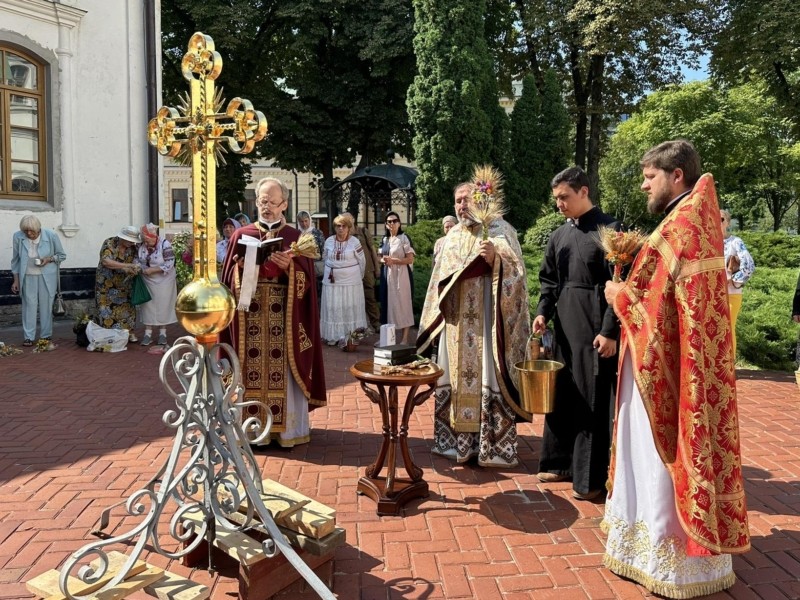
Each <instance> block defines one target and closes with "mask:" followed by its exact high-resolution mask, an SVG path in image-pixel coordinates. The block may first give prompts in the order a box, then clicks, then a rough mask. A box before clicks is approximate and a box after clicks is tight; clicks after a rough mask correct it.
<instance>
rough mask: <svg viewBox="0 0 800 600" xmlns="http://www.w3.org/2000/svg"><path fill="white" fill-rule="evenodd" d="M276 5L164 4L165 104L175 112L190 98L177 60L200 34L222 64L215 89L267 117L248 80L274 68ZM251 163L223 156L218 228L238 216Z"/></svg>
mask: <svg viewBox="0 0 800 600" xmlns="http://www.w3.org/2000/svg"><path fill="white" fill-rule="evenodd" d="M277 5H278V3H277V2H269V1H255V0H232V1H231V2H227V3H225V4H220V3H218V2H208V1H206V2H198V1H190V0H163V1H162V2H161V44H162V49H163V54H162V85H163V90H164V102H165V103H166V104H168V105H170V106H179V105H180V104H181V101H180V98H181V97H182V96H183V95H185V94H186V93H188V89H189V84H188V82H187V81H186V80H185V79H184V78H183V75H182V73H181V60H182V58H183V55H184V54H186V51H187V44H188V42H189V38H190V37H191V35H192V34H193V33H195V32H196V31H202V32H203V33H205V34H206V35H210V36H211V37H212V38H213V39H214V44H215V47H216V49H217V52H219V53H220V54H221V55H222V58H223V68H222V74H221V75H220V78H219V79H218V80H217V86H218V87H222V88H223V89H226V90H230V91H231V92H233V93H232V94H228V95H227V99H228V100H230V99H231V98H232V97H233V96H240V97H244V98H247V99H249V100H250V101H252V102H253V105H254V106H255V107H256V108H257V109H259V110H261V111H262V112H264V113H265V114H266V115H267V118H268V119H269V117H270V110H269V108H268V107H269V105H270V102H269V100H270V96H269V94H268V93H267V92H268V91H269V90H267V89H266V88H265V86H263V85H256V82H255V81H254V80H253V79H252V78H251V75H252V74H253V73H255V72H259V71H260V72H261V75H262V77H263V80H265V81H270V80H271V79H272V78H273V77H274V71H272V70H270V65H273V64H277V62H278V60H277V56H276V54H275V50H274V45H273V44H272V43H271V41H272V40H273V39H274V38H275V37H277V35H278V31H279V25H278V24H277V23H276V21H275V20H274V17H275V9H276V7H277ZM251 162H252V160H251V159H248V158H245V157H242V156H239V155H236V154H226V155H225V156H224V163H222V162H221V163H220V164H219V167H218V170H217V216H218V220H219V222H220V223H221V222H222V221H223V220H224V219H225V218H226V217H227V216H229V215H232V214H235V213H236V212H238V211H239V210H240V201H241V200H242V198H243V197H244V188H245V187H246V186H247V183H248V182H249V181H250V165H251Z"/></svg>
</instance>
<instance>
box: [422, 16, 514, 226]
mask: <svg viewBox="0 0 800 600" xmlns="http://www.w3.org/2000/svg"><path fill="white" fill-rule="evenodd" d="M485 10H486V1H485V0H414V14H415V23H414V33H415V36H414V53H415V54H416V57H417V75H416V77H415V79H414V83H413V84H412V85H411V87H410V88H409V90H408V100H407V104H408V113H409V121H410V123H411V125H412V128H413V130H414V139H413V145H414V155H415V159H416V163H417V166H418V168H419V177H418V178H417V182H416V185H417V194H418V196H419V198H420V203H419V216H420V217H423V218H425V217H428V218H430V217H438V216H441V215H443V214H447V213H449V212H452V207H453V194H452V189H453V186H454V185H455V184H456V183H458V182H459V181H463V180H465V179H467V178H469V177H470V175H471V173H472V168H473V165H475V164H479V163H486V162H491V161H492V160H495V159H500V160H502V154H503V151H502V147H499V148H498V151H497V152H495V148H496V144H495V139H498V140H499V141H500V142H501V143H502V139H503V135H504V134H503V133H501V130H502V129H503V127H504V125H503V120H502V118H499V117H498V114H497V112H495V111H492V110H491V109H488V108H487V107H488V106H489V105H491V106H493V107H497V85H496V82H495V77H494V70H493V68H492V62H491V58H490V55H489V50H488V47H487V44H486V40H485V37H484V27H483V18H484V13H485ZM487 110H489V112H487ZM503 118H505V117H504V116H503ZM493 124H494V125H493ZM506 127H507V126H506ZM496 166H498V167H501V168H502V165H500V164H498V165H496Z"/></svg>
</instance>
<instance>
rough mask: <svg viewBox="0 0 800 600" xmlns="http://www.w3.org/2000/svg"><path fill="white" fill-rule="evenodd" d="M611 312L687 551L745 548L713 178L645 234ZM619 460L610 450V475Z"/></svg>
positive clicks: (745, 527) (611, 478) (733, 389)
mask: <svg viewBox="0 0 800 600" xmlns="http://www.w3.org/2000/svg"><path fill="white" fill-rule="evenodd" d="M614 310H615V312H616V314H617V315H618V317H619V319H620V321H621V324H622V338H621V347H620V352H619V355H620V357H624V356H625V354H626V350H629V351H630V356H631V358H632V359H633V373H634V377H635V380H636V385H637V387H638V389H639V392H640V394H641V396H642V400H643V402H644V405H645V408H646V410H647V414H648V417H649V420H650V427H651V431H652V434H653V437H654V441H655V445H656V449H657V450H658V453H659V455H660V457H661V460H662V461H663V462H664V465H665V466H666V467H667V469H668V471H669V473H670V477H671V478H672V482H673V485H674V489H675V506H676V509H677V513H678V517H679V519H680V522H681V526H682V528H683V530H684V531H685V532H686V535H687V536H688V539H689V547H688V548H687V549H686V552H687V554H688V555H690V556H707V555H711V554H718V553H740V552H745V551H747V550H748V549H749V548H750V535H749V531H748V525H747V507H746V503H745V493H744V485H743V478H742V465H741V454H740V451H739V423H738V411H737V405H736V379H735V374H734V357H733V352H732V338H731V326H730V315H729V312H728V297H727V280H726V276H725V265H724V261H723V245H722V229H721V228H720V223H719V205H718V203H717V195H716V191H715V189H714V180H713V177H712V176H711V175H710V174H707V175H703V176H702V177H701V178H700V180H699V181H698V182H697V184H696V185H695V187H694V189H693V190H692V192H691V193H690V194H689V195H688V196H687V197H685V198H683V199H682V200H680V201H679V202H678V204H677V206H676V207H675V208H674V210H672V211H671V212H670V213H669V214H668V215H667V216H666V217H664V220H663V221H662V222H661V223H660V224H659V226H658V227H657V228H656V230H655V231H654V232H653V234H652V235H651V236H650V237H649V239H648V241H647V243H646V244H645V245H644V246H643V247H642V249H641V251H640V252H639V254H638V255H637V257H636V259H635V261H634V263H633V265H632V267H631V271H630V274H629V276H628V279H627V282H626V284H625V285H624V286H623V287H622V288H621V290H620V293H619V294H618V295H617V297H616V300H615V302H614ZM615 438H616V433H615ZM615 460H616V452H615V449H614V448H613V447H612V456H611V467H610V475H609V481H614V469H615ZM612 492H613V490H612Z"/></svg>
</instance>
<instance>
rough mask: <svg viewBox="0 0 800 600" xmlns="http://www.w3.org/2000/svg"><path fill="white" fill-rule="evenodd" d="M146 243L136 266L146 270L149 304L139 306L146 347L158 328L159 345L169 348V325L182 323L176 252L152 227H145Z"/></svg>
mask: <svg viewBox="0 0 800 600" xmlns="http://www.w3.org/2000/svg"><path fill="white" fill-rule="evenodd" d="M141 232H142V240H143V242H144V243H142V244H141V245H140V246H139V254H138V256H137V257H136V264H137V265H139V266H140V267H141V269H142V275H143V276H144V281H145V283H146V284H147V291H149V292H150V296H151V299H150V301H149V302H145V303H144V304H142V305H140V306H139V311H140V312H139V317H140V319H141V321H142V323H144V336H143V337H142V346H149V345H150V344H152V343H153V327H155V326H158V328H159V330H158V344H159V345H160V346H166V345H167V327H166V326H167V325H169V324H170V323H175V322H176V321H177V320H178V317H177V315H176V314H175V300H176V298H177V295H178V290H177V287H176V283H175V281H176V274H175V252H174V251H173V249H172V244H170V243H169V241H168V240H166V239H164V238H163V237H160V236H159V235H158V227H156V226H155V225H153V224H152V223H148V224H147V225H144V226H142V229H141Z"/></svg>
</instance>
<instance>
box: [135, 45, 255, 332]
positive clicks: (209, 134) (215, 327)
mask: <svg viewBox="0 0 800 600" xmlns="http://www.w3.org/2000/svg"><path fill="white" fill-rule="evenodd" d="M181 71H182V72H183V77H184V78H185V79H186V80H187V81H189V84H190V95H189V97H188V99H187V98H184V99H183V106H181V108H180V110H178V109H175V108H172V107H170V106H162V107H161V108H160V109H159V111H158V114H157V115H156V117H155V118H154V119H151V120H150V123H149V124H148V126H147V130H148V131H147V133H148V139H149V141H150V144H151V145H153V146H155V147H156V148H157V149H158V152H159V153H160V154H162V155H164V156H171V157H176V156H178V155H179V154H186V155H187V156H188V155H191V159H192V194H193V207H192V215H193V218H194V223H193V238H194V240H193V248H194V278H193V279H192V282H191V283H190V284H189V285H187V286H186V287H184V288H183V290H181V293H180V294H179V296H178V301H177V303H176V310H177V312H178V317H179V319H180V320H181V324H183V326H184V327H185V328H186V329H187V331H189V332H190V333H193V334H194V335H204V336H205V335H216V334H217V333H218V332H219V331H221V330H222V329H224V328H225V327H226V326H227V324H228V323H229V322H230V320H231V319H232V318H233V310H234V309H235V304H234V302H233V297H232V295H231V293H230V291H229V290H228V289H227V288H225V286H223V285H222V284H220V283H219V280H218V279H217V255H216V221H217V199H216V190H217V180H216V174H217V152H220V151H222V150H225V148H223V147H221V146H220V144H224V145H225V146H227V150H230V151H231V152H234V153H236V154H247V153H249V152H250V151H251V150H252V149H253V147H254V145H255V143H256V142H258V141H260V140H262V139H264V136H266V134H267V119H266V118H265V117H264V114H263V113H262V112H261V111H258V110H255V109H254V108H253V105H252V104H251V103H250V101H249V100H245V99H243V98H234V99H233V100H231V101H230V102H229V103H228V106H227V108H226V109H225V112H220V109H221V108H222V104H223V103H224V100H222V98H221V91H217V90H216V89H215V84H214V81H215V80H216V79H217V77H218V76H219V74H220V73H221V72H222V57H221V56H220V55H219V53H218V52H217V51H216V50H214V40H212V39H211V37H209V36H207V35H205V34H203V33H199V32H198V33H195V34H194V35H193V36H192V37H191V39H190V40H189V49H188V52H187V53H186V54H185V55H184V56H183V61H182V62H181ZM229 308H230V310H229ZM227 313H230V314H227ZM223 321H224V323H223Z"/></svg>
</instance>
